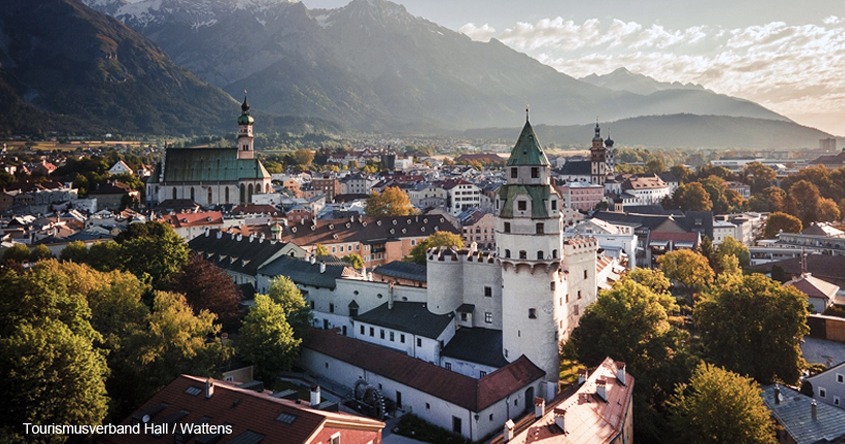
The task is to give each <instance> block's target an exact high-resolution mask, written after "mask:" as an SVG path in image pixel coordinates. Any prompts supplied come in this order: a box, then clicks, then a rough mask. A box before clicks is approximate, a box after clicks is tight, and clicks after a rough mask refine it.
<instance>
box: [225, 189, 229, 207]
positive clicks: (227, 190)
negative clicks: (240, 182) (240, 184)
mask: <svg viewBox="0 0 845 444" xmlns="http://www.w3.org/2000/svg"><path fill="white" fill-rule="evenodd" d="M225 194H226V203H229V187H226V190H225Z"/></svg>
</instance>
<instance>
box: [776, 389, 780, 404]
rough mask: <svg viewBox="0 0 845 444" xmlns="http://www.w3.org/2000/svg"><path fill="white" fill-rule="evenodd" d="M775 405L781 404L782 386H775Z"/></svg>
mask: <svg viewBox="0 0 845 444" xmlns="http://www.w3.org/2000/svg"><path fill="white" fill-rule="evenodd" d="M775 404H780V386H779V385H777V384H775Z"/></svg>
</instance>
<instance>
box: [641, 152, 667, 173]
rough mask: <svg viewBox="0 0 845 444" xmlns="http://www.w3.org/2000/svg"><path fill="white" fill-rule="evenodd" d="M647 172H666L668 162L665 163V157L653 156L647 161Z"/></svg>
mask: <svg viewBox="0 0 845 444" xmlns="http://www.w3.org/2000/svg"><path fill="white" fill-rule="evenodd" d="M645 172H646V174H660V173H665V172H666V164H664V163H663V158H662V157H660V156H655V157H652V158H651V159H648V162H646V163H645Z"/></svg>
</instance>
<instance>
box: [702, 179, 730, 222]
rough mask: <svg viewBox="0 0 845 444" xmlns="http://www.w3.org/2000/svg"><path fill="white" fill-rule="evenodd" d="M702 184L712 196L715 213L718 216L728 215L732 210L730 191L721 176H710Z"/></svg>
mask: <svg viewBox="0 0 845 444" xmlns="http://www.w3.org/2000/svg"><path fill="white" fill-rule="evenodd" d="M700 182H701V186H703V187H704V190H705V191H707V194H708V195H709V196H710V201H711V202H712V203H713V212H714V213H717V214H721V213H726V212H727V211H728V209H729V208H730V202H729V199H728V194H729V193H728V192H729V191H730V190H729V189H728V185H727V183H726V182H725V180H724V179H722V178H721V177H719V176H709V177H706V178H704V179H701V181H700Z"/></svg>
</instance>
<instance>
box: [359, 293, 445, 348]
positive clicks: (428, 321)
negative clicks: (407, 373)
mask: <svg viewBox="0 0 845 444" xmlns="http://www.w3.org/2000/svg"><path fill="white" fill-rule="evenodd" d="M454 317H455V315H454V314H451V313H450V314H445V315H437V314H434V313H432V312H430V311H428V308H426V304H424V303H422V302H394V303H393V308H388V303H387V302H385V303H384V304H381V305H379V306H378V307H376V308H374V309H372V310H370V311H368V312H366V313H364V314H361V315H359V316H356V317H355V318H354V319H355V321H360V322H365V323H367V324H372V325H377V326H379V327H385V328H390V329H393V330H399V331H404V332H407V333H411V334H414V335H417V336H423V337H426V338H431V339H437V338H438V337H439V336H440V334H441V333H443V330H445V329H446V327H447V326H448V325H449V324H451V323H452V320H453V319H454Z"/></svg>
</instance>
